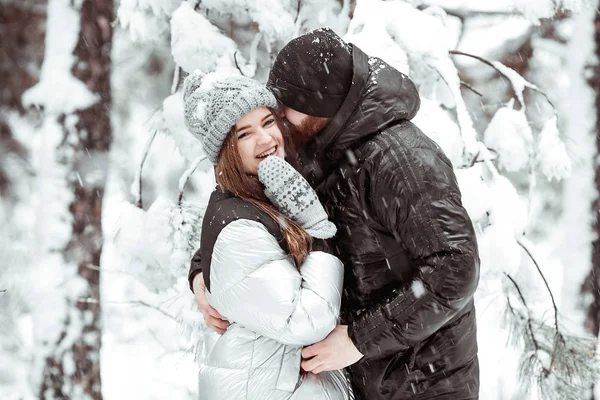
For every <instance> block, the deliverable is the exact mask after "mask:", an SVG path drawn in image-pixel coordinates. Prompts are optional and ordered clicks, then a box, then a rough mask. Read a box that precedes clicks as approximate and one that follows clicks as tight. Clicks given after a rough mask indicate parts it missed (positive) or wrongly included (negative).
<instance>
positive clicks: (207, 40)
mask: <svg viewBox="0 0 600 400" xmlns="http://www.w3.org/2000/svg"><path fill="white" fill-rule="evenodd" d="M236 50H237V46H236V44H235V42H234V41H233V40H231V39H230V38H228V37H227V36H225V35H223V34H221V33H220V32H219V29H218V28H217V27H216V26H214V25H213V24H212V23H211V22H210V21H209V20H208V19H206V17H204V16H203V15H202V14H199V13H197V12H195V11H194V9H193V8H192V5H191V4H190V3H187V2H183V3H181V5H180V6H179V8H178V9H177V10H175V12H174V13H173V17H172V18H171V53H172V54H173V59H174V60H175V62H176V63H177V65H179V66H180V67H181V68H183V69H184V71H187V72H192V71H194V70H196V69H200V70H201V71H204V72H205V73H206V72H211V71H214V70H215V69H216V68H217V67H221V68H228V69H229V70H230V71H231V72H233V71H234V70H235V66H234V60H233V55H234V53H235V51H236Z"/></svg>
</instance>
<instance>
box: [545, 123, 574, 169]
mask: <svg viewBox="0 0 600 400" xmlns="http://www.w3.org/2000/svg"><path fill="white" fill-rule="evenodd" d="M558 135H559V132H558V126H557V118H556V116H554V117H552V118H551V119H549V120H548V121H547V122H546V124H544V128H543V129H542V132H541V133H540V140H539V143H538V151H537V154H538V159H539V161H538V162H539V167H540V170H541V172H542V173H543V174H544V175H546V178H547V179H548V180H552V179H556V180H561V179H564V178H566V177H567V176H568V175H569V174H570V173H571V159H570V158H569V156H568V154H567V150H566V148H565V144H564V143H563V142H562V140H560V137H559V136H558Z"/></svg>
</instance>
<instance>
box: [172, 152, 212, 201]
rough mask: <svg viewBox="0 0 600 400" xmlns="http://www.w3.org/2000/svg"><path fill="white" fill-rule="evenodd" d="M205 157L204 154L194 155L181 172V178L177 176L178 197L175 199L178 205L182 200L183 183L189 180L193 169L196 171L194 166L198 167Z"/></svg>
mask: <svg viewBox="0 0 600 400" xmlns="http://www.w3.org/2000/svg"><path fill="white" fill-rule="evenodd" d="M205 159H206V155H203V156H200V157H196V159H195V160H194V161H192V163H191V164H190V167H189V168H188V169H186V170H185V171H184V172H183V175H181V178H179V199H178V200H177V204H179V206H181V201H182V200H183V189H184V188H185V185H186V184H187V183H188V181H189V180H190V177H191V176H192V174H193V173H194V171H196V168H198V165H200V163H201V162H202V161H204V160H205Z"/></svg>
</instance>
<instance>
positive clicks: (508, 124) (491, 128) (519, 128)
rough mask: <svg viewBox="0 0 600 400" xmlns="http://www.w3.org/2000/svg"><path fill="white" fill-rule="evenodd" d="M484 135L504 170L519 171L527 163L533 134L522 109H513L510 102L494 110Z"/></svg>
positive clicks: (486, 142)
mask: <svg viewBox="0 0 600 400" xmlns="http://www.w3.org/2000/svg"><path fill="white" fill-rule="evenodd" d="M484 137H485V144H486V145H487V146H488V147H489V148H490V149H493V150H495V151H496V152H497V153H498V160H499V163H500V165H501V166H502V168H504V169H505V170H506V171H509V172H514V171H519V170H522V169H524V168H525V167H527V165H529V163H530V155H531V146H532V145H533V134H532V132H531V128H530V127H529V122H528V121H527V117H526V116H525V114H524V113H523V111H520V110H515V109H513V108H512V102H511V103H510V104H509V105H508V106H506V107H502V108H500V109H499V110H498V111H496V114H495V115H494V118H492V121H491V122H490V124H489V125H488V127H487V129H486V130H485V134H484Z"/></svg>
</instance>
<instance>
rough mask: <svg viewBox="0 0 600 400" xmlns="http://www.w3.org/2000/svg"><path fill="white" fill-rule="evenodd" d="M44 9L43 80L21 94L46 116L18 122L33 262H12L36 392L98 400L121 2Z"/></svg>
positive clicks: (56, 0)
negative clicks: (114, 51)
mask: <svg viewBox="0 0 600 400" xmlns="http://www.w3.org/2000/svg"><path fill="white" fill-rule="evenodd" d="M45 10H46V15H47V20H46V31H45V32H46V33H45V52H44V59H43V64H42V67H41V73H40V80H39V82H38V83H36V84H35V85H34V86H33V87H30V88H29V89H28V90H27V91H26V92H25V93H23V96H22V97H21V102H22V104H23V106H24V108H26V109H28V110H30V116H29V117H28V121H31V120H33V119H35V118H36V117H37V118H38V121H36V123H34V124H31V123H29V122H28V121H27V120H24V119H19V118H16V117H15V118H13V119H12V120H11V124H12V126H13V127H14V128H15V130H18V131H19V139H20V141H21V143H24V144H25V145H26V147H27V149H28V151H29V158H28V161H29V163H30V165H31V168H32V171H33V174H34V177H33V179H32V181H31V189H32V192H31V193H29V194H28V196H27V197H24V198H21V199H20V200H21V205H22V207H21V208H22V210H20V211H19V212H18V215H19V217H21V218H23V217H24V218H25V220H23V221H19V222H20V224H22V226H23V227H24V228H27V231H28V233H29V234H28V235H26V236H24V237H22V238H20V239H18V241H17V243H24V244H25V245H26V246H27V248H28V252H32V254H35V259H34V260H33V259H32V260H31V262H30V263H27V261H26V260H24V259H18V258H17V257H14V256H13V257H11V260H13V262H15V263H17V265H19V264H20V266H21V270H20V271H19V273H20V275H22V281H21V289H22V291H23V295H24V297H25V299H26V301H27V308H28V314H29V315H30V317H31V336H32V340H31V342H30V343H28V345H29V346H31V356H32V361H31V363H32V364H31V365H30V367H29V380H30V387H31V392H32V393H33V396H35V397H36V398H43V399H49V398H53V399H54V398H57V399H75V398H90V399H100V398H102V392H101V379H100V344H101V338H102V334H101V332H102V331H101V326H100V303H99V290H98V289H99V285H98V283H99V265H100V255H101V250H102V233H101V232H102V231H101V224H100V215H101V209H102V198H103V194H104V181H105V175H106V169H107V165H108V157H107V152H108V149H109V147H110V143H111V126H110V93H111V92H110V66H111V63H110V51H111V38H112V27H111V22H112V20H113V2H112V1H94V0H86V1H78V2H71V1H69V0H51V1H49V2H48V4H47V7H46V8H45ZM10 250H12V253H13V254H14V250H13V249H12V248H11V249H10ZM32 258H33V257H32ZM23 267H26V268H23ZM25 288H26V289H27V290H25ZM24 331H25V330H22V332H24ZM21 396H24V394H21Z"/></svg>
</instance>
